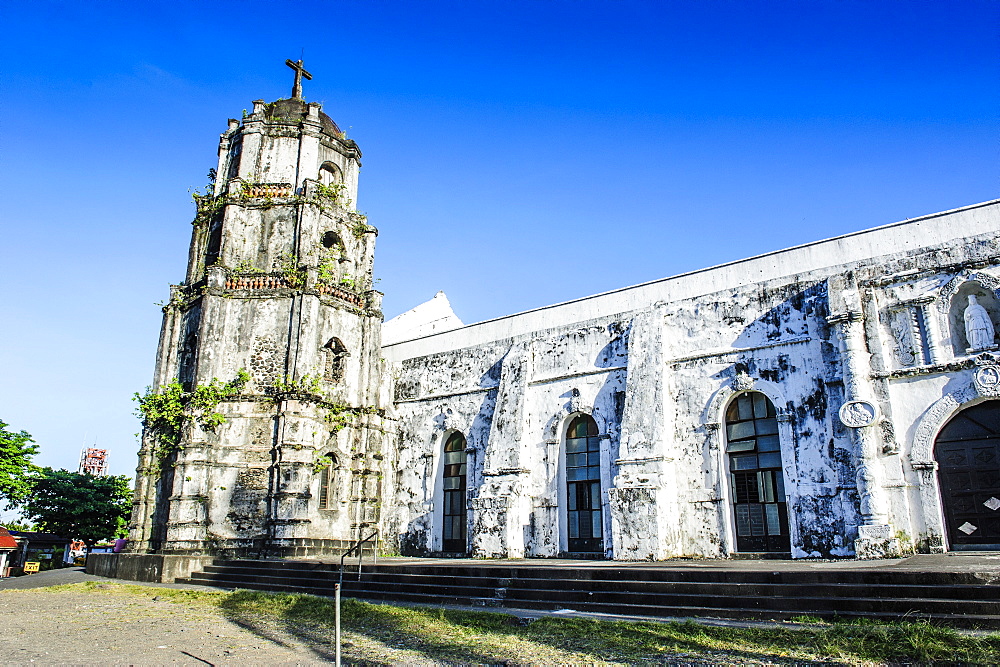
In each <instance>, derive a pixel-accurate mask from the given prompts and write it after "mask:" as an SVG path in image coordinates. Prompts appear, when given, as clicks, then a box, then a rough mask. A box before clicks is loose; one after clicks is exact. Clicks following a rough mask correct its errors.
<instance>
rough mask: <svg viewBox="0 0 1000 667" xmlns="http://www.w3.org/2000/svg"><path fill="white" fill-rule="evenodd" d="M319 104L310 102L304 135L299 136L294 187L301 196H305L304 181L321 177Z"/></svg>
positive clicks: (303, 122)
mask: <svg viewBox="0 0 1000 667" xmlns="http://www.w3.org/2000/svg"><path fill="white" fill-rule="evenodd" d="M320 108H321V105H320V104H319V103H318V102H310V103H309V106H308V107H307V111H306V117H305V119H304V120H303V121H302V133H301V134H300V135H299V155H298V159H297V161H296V164H295V182H294V183H293V187H294V188H295V191H296V192H297V193H299V194H305V191H304V189H300V188H304V187H305V186H304V184H303V180H305V179H307V178H318V177H319V142H320V136H321V132H320V129H321V126H320V120H319V111H320Z"/></svg>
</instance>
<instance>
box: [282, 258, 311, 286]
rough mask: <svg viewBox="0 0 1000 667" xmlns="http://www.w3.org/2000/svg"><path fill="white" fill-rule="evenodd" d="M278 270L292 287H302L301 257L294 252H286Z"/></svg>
mask: <svg viewBox="0 0 1000 667" xmlns="http://www.w3.org/2000/svg"><path fill="white" fill-rule="evenodd" d="M278 270H279V271H281V275H282V276H284V278H285V281H286V282H287V283H288V284H289V285H291V286H292V287H302V284H303V282H305V281H304V280H303V279H302V271H301V269H300V268H299V257H298V255H294V254H292V253H288V254H286V255H285V256H284V257H282V259H281V263H280V264H279V265H278Z"/></svg>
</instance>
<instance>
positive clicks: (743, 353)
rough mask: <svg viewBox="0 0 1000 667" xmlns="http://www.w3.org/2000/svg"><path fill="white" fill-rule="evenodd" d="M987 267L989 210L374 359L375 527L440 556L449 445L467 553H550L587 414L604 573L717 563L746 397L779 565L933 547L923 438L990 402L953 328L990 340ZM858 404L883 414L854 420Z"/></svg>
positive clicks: (466, 330)
mask: <svg viewBox="0 0 1000 667" xmlns="http://www.w3.org/2000/svg"><path fill="white" fill-rule="evenodd" d="M998 258H1000V203H998V202H987V203H985V204H980V205H976V206H970V207H967V208H963V209H958V210H956V211H950V212H945V213H941V214H936V215H932V216H927V217H924V218H919V219H915V220H910V221H906V222H903V223H897V224H894V225H887V226H885V227H880V228H877V229H874V230H869V231H865V232H859V233H857V234H851V235H848V236H844V237H840V238H836V239H831V240H828V241H821V242H818V243H814V244H809V245H805V246H799V247H797V248H792V249H789V250H785V251H779V252H775V253H770V254H768V255H763V256H760V257H756V258H751V259H748V260H744V261H742V262H733V263H731V264H726V265H723V266H720V267H715V268H712V269H706V270H704V271H698V272H693V273H690V274H685V275H682V276H678V277H676V278H669V279H665V280H662V281H655V282H653V283H647V284H644V285H639V286H636V287H631V288H625V289H622V290H618V291H615V292H610V293H607V294H602V295H597V296H594V297H588V298H586V299H579V300H576V301H573V302H568V303H565V304H559V305H556V306H551V307H547V308H541V309H537V310H534V311H529V312H526V313H520V314H516V315H512V316H510V317H506V318H499V319H496V320H491V321H488V322H483V323H479V324H473V325H469V326H465V327H461V328H457V329H455V330H453V331H448V332H444V333H438V334H434V335H429V336H422V337H419V338H414V339H412V340H408V341H407V340H403V341H402V342H398V343H395V344H392V345H387V346H384V347H383V356H384V357H385V358H386V359H387V360H388V361H389V362H391V364H392V366H393V369H394V382H395V389H394V392H395V393H394V399H393V400H394V415H393V417H394V418H395V419H396V420H398V421H397V423H398V433H397V435H396V443H395V448H394V449H395V459H396V460H395V466H394V468H395V480H394V481H393V484H392V485H391V486H392V488H393V489H394V498H393V502H392V503H390V504H387V507H386V508H385V513H384V516H383V524H384V526H385V528H386V532H387V534H388V535H390V537H391V538H393V537H394V538H396V539H398V544H399V548H400V550H401V551H402V552H403V553H408V554H431V553H437V552H441V536H440V521H441V507H440V505H441V490H440V486H441V479H442V471H441V467H440V463H439V462H440V458H441V448H442V445H443V443H444V440H445V439H446V437H447V436H448V435H450V434H451V433H453V432H456V431H458V432H460V433H462V434H463V435H465V437H466V439H467V448H468V553H469V554H470V555H473V556H480V557H521V556H529V557H530V556H541V557H552V556H558V555H560V554H565V553H566V552H567V551H569V549H568V547H567V536H566V521H567V511H566V509H567V498H566V480H565V470H566V465H565V460H566V459H565V456H566V454H565V451H564V447H565V440H566V434H565V429H566V426H567V424H568V423H569V420H570V418H571V417H572V416H573V415H576V414H588V415H592V416H593V418H594V420H595V421H596V423H597V425H598V429H599V432H600V438H601V440H600V458H601V470H602V476H601V508H602V510H603V517H602V518H603V539H604V547H605V551H604V554H603V555H604V556H605V557H608V558H615V559H621V560H644V559H661V558H667V557H675V556H687V557H710V558H717V557H725V556H729V555H732V554H734V553H736V552H738V550H739V549H738V545H737V543H736V539H735V535H734V531H735V527H734V516H733V502H732V493H733V490H732V488H731V483H730V478H729V459H728V455H727V454H726V435H725V416H724V413H725V410H726V407H727V406H728V405H729V403H730V401H731V400H733V397H734V396H735V395H736V394H738V393H740V392H742V391H746V390H753V391H757V392H761V393H763V394H765V395H766V396H767V397H768V398H769V399H770V400H771V401H772V403H773V404H774V406H775V408H776V411H777V420H778V428H779V437H780V442H781V468H782V473H783V476H784V483H785V487H784V488H785V496H786V498H785V499H786V501H787V509H788V529H789V533H790V553H791V555H792V556H793V557H799V558H801V557H838V556H858V557H879V556H887V555H893V554H898V553H901V552H905V551H912V550H920V551H934V550H943V549H946V548H948V544H947V535H946V534H945V529H944V526H943V523H942V513H941V498H940V489H939V488H938V481H937V478H936V475H935V472H934V466H935V463H934V457H933V438H934V435H935V433H936V432H937V430H939V429H940V428H941V426H942V425H943V424H944V423H945V422H946V421H947V420H948V418H950V416H951V415H953V414H954V413H955V412H956V411H957V410H959V409H961V408H962V407H964V406H967V405H971V404H974V403H975V402H977V401H981V400H985V399H986V398H989V397H990V396H991V393H990V392H991V390H990V389H989V388H988V387H987V388H983V387H979V388H978V389H977V386H978V385H976V383H975V382H974V381H973V376H974V374H975V372H976V369H977V368H980V367H982V366H984V365H990V364H995V360H994V359H992V358H990V357H989V351H988V350H987V351H985V352H986V356H985V357H984V356H983V353H984V350H975V351H970V350H968V349H967V345H968V343H967V341H966V339H965V329H964V324H963V322H962V312H963V308H964V304H965V303H966V301H967V297H968V295H970V294H974V295H977V296H978V298H979V301H980V302H981V303H983V304H984V305H985V307H986V308H987V311H988V312H989V313H990V316H991V318H992V319H993V321H994V322H996V323H997V324H1000V298H998V294H1000V292H998V291H997V290H998V288H1000V279H998V276H1000V270H998V265H1000V259H998ZM396 336H397V337H399V336H400V334H399V333H398V332H397V334H396ZM858 401H860V402H862V404H863V405H862V407H864V406H871V409H872V410H874V411H875V412H876V413H877V417H876V418H875V419H874V421H873V423H872V424H871V425H868V426H861V427H850V426H847V425H845V424H844V423H842V420H841V419H840V417H839V416H838V412H839V410H840V409H841V407H842V406H843V405H844V404H845V403H846V402H858ZM849 407H850V406H849ZM921 429H923V430H921ZM390 449H393V448H390ZM859 527H860V529H859Z"/></svg>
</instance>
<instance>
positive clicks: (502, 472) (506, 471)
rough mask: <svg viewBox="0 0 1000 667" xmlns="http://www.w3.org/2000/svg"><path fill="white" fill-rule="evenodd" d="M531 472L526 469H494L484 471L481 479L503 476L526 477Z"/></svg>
mask: <svg viewBox="0 0 1000 667" xmlns="http://www.w3.org/2000/svg"><path fill="white" fill-rule="evenodd" d="M530 472H531V471H530V470H528V469H527V468H496V469H494V470H484V471H483V477H502V476H503V475H526V474H528V473H530Z"/></svg>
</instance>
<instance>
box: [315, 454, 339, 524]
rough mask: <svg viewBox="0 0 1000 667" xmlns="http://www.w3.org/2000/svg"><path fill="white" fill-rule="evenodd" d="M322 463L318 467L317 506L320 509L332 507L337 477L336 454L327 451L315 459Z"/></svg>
mask: <svg viewBox="0 0 1000 667" xmlns="http://www.w3.org/2000/svg"><path fill="white" fill-rule="evenodd" d="M317 464H319V465H322V466H323V467H321V468H320V469H319V508H320V509H321V510H329V509H334V502H335V501H334V495H335V494H334V484H336V479H337V473H336V470H337V455H336V454H334V453H332V452H331V453H329V454H326V455H324V456H323V457H321V458H320V460H319V461H317Z"/></svg>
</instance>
